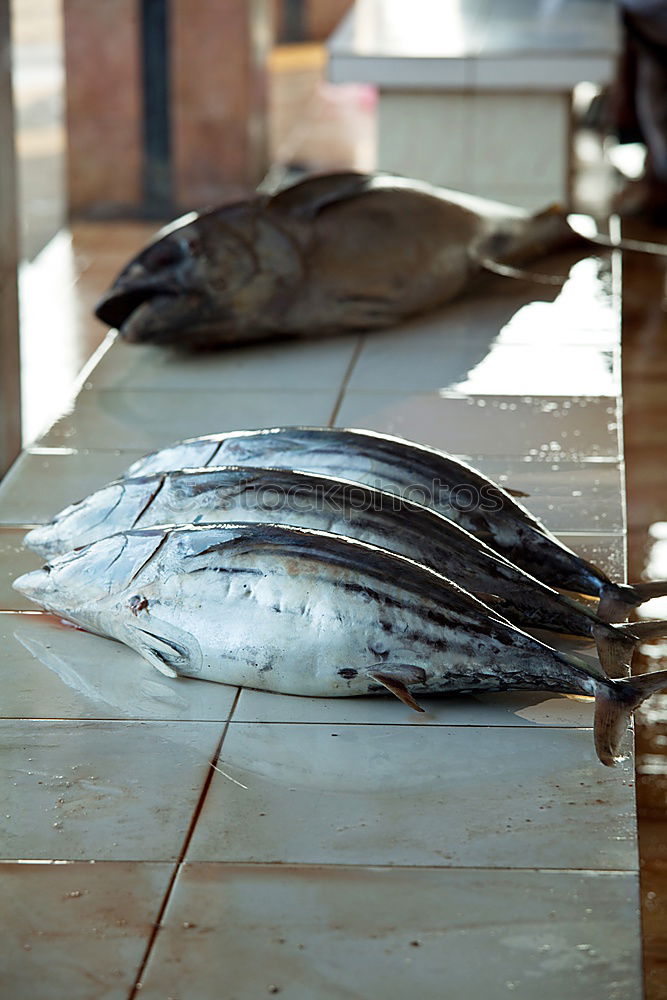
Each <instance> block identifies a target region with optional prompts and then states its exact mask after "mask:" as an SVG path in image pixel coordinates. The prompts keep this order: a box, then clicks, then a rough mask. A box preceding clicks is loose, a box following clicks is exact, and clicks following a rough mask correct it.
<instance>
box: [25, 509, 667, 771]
mask: <svg viewBox="0 0 667 1000" xmlns="http://www.w3.org/2000/svg"><path fill="white" fill-rule="evenodd" d="M14 587H15V588H16V589H17V590H18V591H20V592H21V593H22V594H24V595H25V596H26V597H28V598H29V599H30V600H32V601H34V602H35V603H37V604H39V605H40V606H41V607H43V608H46V609H47V610H48V611H51V612H53V613H56V614H58V615H61V616H64V617H65V618H67V619H69V620H70V621H72V622H73V623H75V624H77V625H79V626H80V627H82V628H84V629H87V630H88V631H92V632H95V633H97V634H100V635H104V636H107V637H109V638H112V639H116V640H118V641H120V642H123V643H125V644H126V645H128V646H130V648H132V649H134V650H135V651H136V652H138V653H139V654H140V655H141V656H143V657H144V659H146V660H147V661H148V662H149V663H151V664H152V665H153V666H155V667H156V668H157V669H158V670H160V672H162V673H164V674H167V675H168V676H171V677H174V678H175V677H178V676H186V677H195V678H200V679H202V680H212V681H217V682H220V683H224V684H231V685H239V686H242V687H250V688H256V689H259V690H264V691H273V692H280V693H284V694H294V695H305V696H314V697H342V696H351V695H366V694H376V693H381V692H383V691H387V690H388V691H390V692H391V693H392V694H394V695H395V696H396V697H398V698H400V699H401V700H402V701H403V702H404V703H405V704H407V705H409V706H410V707H412V708H413V709H415V710H417V711H423V709H422V708H421V706H420V705H419V703H418V702H417V701H416V698H417V697H419V696H420V695H429V694H436V693H438V694H440V693H444V694H457V693H458V694H463V693H477V692H482V691H504V690H545V691H554V692H561V693H564V694H570V695H580V696H588V697H593V698H595V717H594V742H595V749H596V752H597V755H598V758H599V759H600V761H601V762H602V763H603V764H605V765H608V766H612V765H613V764H614V763H615V761H616V760H617V759H618V756H619V746H620V742H621V739H622V736H623V733H624V731H625V727H626V725H627V722H628V720H629V718H630V716H631V714H632V712H633V711H634V709H635V708H636V707H637V706H638V705H639V704H641V702H642V701H643V700H644V699H645V698H647V697H648V696H649V695H650V694H652V693H654V692H655V691H659V690H662V689H663V688H665V687H667V671H658V672H656V673H653V674H645V675H642V676H638V677H630V678H619V679H612V678H609V677H608V676H607V675H606V673H605V672H604V671H603V670H602V668H601V667H599V666H598V665H597V664H594V663H593V664H589V663H588V662H587V661H585V660H583V659H581V658H579V657H575V656H573V655H572V654H569V653H564V652H561V651H559V650H556V649H554V648H552V647H550V646H548V645H546V644H545V643H542V642H540V641H538V640H537V639H535V638H533V637H531V636H529V635H528V634H527V633H525V632H523V631H521V630H520V629H517V628H516V627H515V626H513V625H512V624H511V623H510V622H509V621H508V620H507V619H506V618H504V617H503V616H502V615H500V614H499V613H498V612H497V611H496V610H494V609H493V608H491V607H489V606H487V605H485V604H484V603H482V602H481V601H479V600H477V598H475V597H474V596H472V595H471V594H468V593H467V592H466V591H465V590H463V589H461V588H460V587H458V586H456V585H455V584H454V583H452V582H451V581H449V580H446V579H445V578H444V577H442V576H441V575H440V574H438V573H435V572H434V571H433V570H430V569H427V568H426V567H425V566H422V565H420V564H419V563H416V562H413V561H412V560H411V559H408V558H406V557H405V556H400V555H397V554H395V553H391V552H388V551H386V550H385V549H381V548H378V547H376V546H373V545H370V544H368V543H366V542H361V541H356V540H354V539H350V538H345V537H343V536H340V535H334V534H332V533H330V532H324V531H315V530H309V529H303V528H296V527H292V526H288V525H277V524H248V523H227V522H224V523H220V524H211V525H185V526H180V527H174V526H164V527H154V528H143V529H134V530H132V531H127V532H120V533H118V534H115V535H110V536H108V537H107V538H104V539H101V540H100V541H97V542H93V543H91V544H90V545H88V546H84V547H83V548H81V549H76V550H74V551H72V552H69V553H66V554H65V555H63V556H60V557H58V558H57V559H55V560H53V561H52V562H50V563H47V564H46V565H45V566H44V567H43V568H42V569H39V570H34V571H32V572H30V573H27V574H24V575H23V576H21V577H19V578H18V579H17V580H15V581H14Z"/></svg>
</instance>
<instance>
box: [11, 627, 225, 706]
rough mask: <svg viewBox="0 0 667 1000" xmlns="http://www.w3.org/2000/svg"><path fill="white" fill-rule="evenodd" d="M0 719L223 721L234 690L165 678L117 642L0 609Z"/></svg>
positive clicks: (133, 652) (199, 682) (219, 685)
mask: <svg viewBox="0 0 667 1000" xmlns="http://www.w3.org/2000/svg"><path fill="white" fill-rule="evenodd" d="M0 642H1V643H2V649H3V657H2V679H3V688H4V694H3V698H2V706H1V707H0V717H2V718H17V719H20V718H27V719H172V720H174V721H177V722H178V721H181V722H185V721H187V720H191V719H192V720H197V719H203V720H208V721H220V722H222V721H224V720H225V719H226V718H227V717H228V716H229V713H230V711H231V708H232V705H233V703H234V697H235V694H236V688H233V687H228V686H227V685H224V684H210V683H204V682H202V681H194V680H190V679H189V678H177V679H174V678H171V677H165V676H164V675H163V674H161V673H159V671H157V670H156V669H155V667H153V666H152V665H151V664H149V663H147V662H146V661H145V660H144V659H143V658H142V657H141V656H139V654H138V653H136V652H135V651H134V650H132V649H129V648H128V647H127V646H124V645H122V644H121V643H119V642H113V641H112V640H111V639H104V638H102V637H101V636H97V635H90V634H88V633H87V632H82V631H81V630H80V629H76V628H72V627H71V626H68V625H66V624H64V623H63V622H62V621H59V620H58V619H57V618H55V617H53V616H52V615H47V614H32V613H30V614H18V613H9V614H0Z"/></svg>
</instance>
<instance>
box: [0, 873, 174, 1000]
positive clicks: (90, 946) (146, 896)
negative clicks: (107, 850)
mask: <svg viewBox="0 0 667 1000" xmlns="http://www.w3.org/2000/svg"><path fill="white" fill-rule="evenodd" d="M171 867H172V866H171V865H167V864H133V863H122V862H117V863H114V864H105V863H103V862H102V863H100V862H98V863H96V864H94V865H91V864H87V863H84V864H82V863H73V864H11V863H5V864H0V895H1V896H2V899H3V901H4V906H3V907H2V911H1V912H2V918H1V924H2V938H3V948H2V954H1V955H0V980H2V984H3V992H4V994H5V996H7V997H11V998H12V1000H53V998H54V997H67V998H68V1000H91V998H92V997H93V996H94V997H96V998H97V997H100V998H101V997H104V1000H125V998H126V997H127V996H128V994H129V992H130V990H131V988H132V986H133V984H134V980H135V978H136V974H137V972H138V970H139V966H140V963H141V959H142V956H143V953H144V950H145V948H146V945H147V944H148V939H149V937H150V934H151V930H152V926H153V923H154V921H155V919H156V917H157V914H158V912H159V909H160V902H161V900H162V897H163V896H164V894H165V892H166V890H167V886H168V884H169V878H170V873H171Z"/></svg>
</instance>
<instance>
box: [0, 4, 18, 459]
mask: <svg viewBox="0 0 667 1000" xmlns="http://www.w3.org/2000/svg"><path fill="white" fill-rule="evenodd" d="M0 136H2V141H1V142H0V475H4V473H5V472H6V471H7V469H8V468H9V466H10V465H11V464H12V462H13V461H14V459H15V458H16V456H17V455H18V453H19V451H20V449H21V378H20V361H19V358H20V353H19V320H18V293H17V279H16V275H17V266H18V232H17V224H16V164H15V155H14V108H13V104H12V79H11V40H10V21H9V0H0Z"/></svg>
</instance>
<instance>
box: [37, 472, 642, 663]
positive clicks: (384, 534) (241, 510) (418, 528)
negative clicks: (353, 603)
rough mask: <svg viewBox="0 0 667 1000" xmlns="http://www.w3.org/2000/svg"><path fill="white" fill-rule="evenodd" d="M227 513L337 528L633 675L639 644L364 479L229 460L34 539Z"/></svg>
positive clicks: (142, 483)
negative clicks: (582, 643) (573, 639)
mask: <svg viewBox="0 0 667 1000" xmlns="http://www.w3.org/2000/svg"><path fill="white" fill-rule="evenodd" d="M223 519H231V520H239V519H243V520H244V521H249V522H254V521H259V522H271V521H275V522H277V523H281V524H291V525H294V526H297V527H302V528H314V529H317V530H324V531H330V532H332V533H334V534H340V535H346V536H348V537H351V538H356V539H358V540H360V541H365V542H369V543H371V544H373V545H377V546H379V547H381V548H386V549H389V550H390V551H392V552H397V553H399V554H400V555H405V556H408V557H410V558H412V559H414V560H415V561H417V562H420V563H422V564H423V565H425V566H428V567H430V568H431V569H434V570H435V571H436V572H439V573H441V574H442V575H443V576H446V577H447V578H448V579H452V580H455V581H456V582H457V583H459V584H460V585H461V586H462V587H464V588H465V589H466V590H468V591H469V592H471V593H474V594H476V595H477V596H479V597H481V598H482V600H484V601H486V602H487V603H488V602H489V601H492V600H493V599H494V597H495V598H496V599H498V600H499V601H500V604H499V610H501V611H502V613H503V614H504V615H505V617H507V618H509V619H510V620H511V621H513V622H515V624H518V625H519V626H520V627H523V628H530V627H533V628H542V629H546V630H549V631H552V632H560V633H565V634H567V635H572V636H582V637H586V638H587V640H588V641H590V638H594V639H595V640H596V642H597V644H598V648H599V650H600V656H601V661H602V663H603V665H604V666H605V669H607V671H608V672H609V673H610V674H611V675H612V676H617V675H619V674H621V673H624V672H625V671H626V668H627V664H628V662H629V660H630V658H631V656H632V652H633V649H634V646H635V644H636V642H637V641H639V640H638V639H637V638H635V637H634V636H633V635H632V634H631V633H630V630H629V629H626V630H624V631H622V630H620V629H616V628H615V627H614V626H612V625H609V624H607V623H606V622H604V621H602V620H601V619H600V618H599V617H598V616H596V615H595V614H594V613H593V612H592V611H590V610H589V609H587V608H585V607H584V606H582V605H581V604H578V603H577V602H575V601H573V600H571V599H569V598H568V597H566V596H564V595H562V594H560V593H559V592H557V591H555V590H554V589H553V588H551V587H548V586H547V585H545V584H543V583H541V582H540V581H539V580H537V579H536V578H535V577H532V576H530V575H529V574H527V573H525V572H524V571H523V570H521V569H520V568H519V567H517V566H514V565H513V564H511V563H510V562H508V561H507V560H505V559H504V558H503V557H502V556H500V555H499V554H497V553H496V552H494V551H493V550H492V549H491V548H489V547H488V546H487V545H486V544H485V543H484V542H482V541H481V540H479V539H477V538H476V537H475V536H474V535H471V534H470V533H469V532H467V531H465V529H463V528H461V527H460V526H459V525H457V524H456V523H454V522H453V521H450V520H448V519H447V518H445V517H443V516H442V515H441V514H439V513H437V512H436V511H434V510H431V509H429V508H426V507H422V506H421V505H419V504H415V503H412V502H411V501H407V500H404V499H403V498H402V497H400V496H398V495H397V494H395V493H386V492H381V491H378V490H374V489H373V488H372V487H369V486H365V485H363V484H360V483H355V482H348V481H345V480H340V479H332V478H330V477H326V476H319V475H316V474H308V473H302V472H293V471H291V470H288V469H257V468H252V467H249V466H245V467H244V466H225V467H222V468H215V467H212V468H205V469H201V470H196V469H193V470H185V471H181V472H170V473H155V474H153V475H147V476H139V477H137V478H135V479H125V480H120V481H118V482H116V483H111V484H110V485H108V486H106V487H104V488H103V489H102V490H98V491H96V492H95V493H93V494H91V495H90V496H88V497H87V498H85V499H84V500H83V501H80V502H79V503H77V504H73V505H71V506H70V507H68V508H66V509H65V510H64V511H62V512H61V513H60V514H59V515H57V516H56V518H55V519H54V520H53V521H52V522H51V523H50V524H47V525H43V526H41V527H39V528H36V529H33V530H32V531H31V532H29V533H28V535H27V536H26V539H25V544H27V545H28V546H29V547H31V548H34V549H35V550H36V551H38V552H40V553H41V554H43V555H46V556H50V555H54V554H58V553H61V552H65V551H67V550H68V549H70V548H73V547H75V546H77V545H84V544H88V543H89V542H92V541H96V540H97V539H99V538H103V537H104V536H105V535H108V534H113V533H115V532H118V531H123V530H126V529H128V528H138V527H150V526H155V525H161V524H187V523H189V522H194V523H206V522H219V521H221V520H223Z"/></svg>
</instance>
